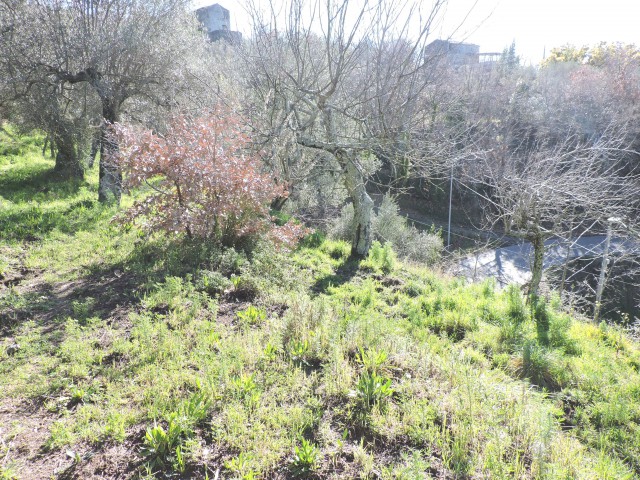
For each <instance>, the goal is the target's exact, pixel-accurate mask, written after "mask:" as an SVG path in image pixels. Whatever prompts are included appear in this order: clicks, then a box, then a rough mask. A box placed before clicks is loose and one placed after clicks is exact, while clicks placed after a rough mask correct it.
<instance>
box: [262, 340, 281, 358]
mask: <svg viewBox="0 0 640 480" xmlns="http://www.w3.org/2000/svg"><path fill="white" fill-rule="evenodd" d="M264 356H265V357H266V359H267V360H268V361H270V362H272V361H274V360H275V359H276V358H277V357H278V347H277V346H275V345H274V344H272V343H267V346H266V347H264Z"/></svg>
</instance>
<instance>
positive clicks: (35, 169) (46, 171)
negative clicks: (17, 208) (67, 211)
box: [0, 163, 87, 203]
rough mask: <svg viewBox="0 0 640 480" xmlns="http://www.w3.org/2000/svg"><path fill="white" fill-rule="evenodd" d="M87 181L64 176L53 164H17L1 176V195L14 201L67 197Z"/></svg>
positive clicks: (76, 191) (71, 195)
mask: <svg viewBox="0 0 640 480" xmlns="http://www.w3.org/2000/svg"><path fill="white" fill-rule="evenodd" d="M86 185H87V182H85V181H84V180H78V179H73V180H69V179H65V178H62V177H61V176H60V175H59V174H58V173H57V172H56V171H55V170H54V169H53V166H52V165H45V164H42V163H37V164H26V165H21V166H16V167H14V168H11V169H10V170H8V171H5V174H4V175H2V177H0V195H1V196H2V197H4V198H5V200H8V201H10V202H13V203H18V202H28V201H30V200H33V199H38V198H39V199H41V200H48V199H51V198H55V199H67V198H71V197H74V196H75V195H77V194H78V191H79V190H80V188H81V187H83V186H86Z"/></svg>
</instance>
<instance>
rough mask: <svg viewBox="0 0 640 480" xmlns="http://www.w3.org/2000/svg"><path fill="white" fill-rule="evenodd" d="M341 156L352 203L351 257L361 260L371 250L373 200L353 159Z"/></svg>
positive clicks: (345, 181) (346, 185)
mask: <svg viewBox="0 0 640 480" xmlns="http://www.w3.org/2000/svg"><path fill="white" fill-rule="evenodd" d="M344 157H347V156H346V155H343V158H342V159H341V160H342V163H343V165H344V170H345V176H344V183H345V187H346V188H347V191H348V192H349V196H350V197H351V201H352V202H353V238H352V240H351V256H352V257H355V258H362V257H365V256H367V254H368V253H369V249H370V248H371V241H372V232H371V214H372V213H373V200H371V197H370V196H369V194H368V193H367V189H366V188H365V183H364V177H363V175H362V173H361V172H360V170H358V167H357V165H356V164H355V160H354V159H353V158H348V157H347V158H344Z"/></svg>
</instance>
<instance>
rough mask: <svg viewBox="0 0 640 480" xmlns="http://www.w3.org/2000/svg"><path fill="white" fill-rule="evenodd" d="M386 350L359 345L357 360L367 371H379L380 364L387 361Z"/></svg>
mask: <svg viewBox="0 0 640 480" xmlns="http://www.w3.org/2000/svg"><path fill="white" fill-rule="evenodd" d="M387 357H388V355H387V352H385V351H384V350H375V349H373V348H368V349H366V350H365V349H363V348H362V347H360V349H359V351H358V355H357V361H358V363H360V364H361V365H362V367H363V368H364V369H365V371H367V372H369V373H380V370H381V367H382V365H384V363H385V362H386V361H387Z"/></svg>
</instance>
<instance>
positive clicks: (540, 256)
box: [529, 233, 544, 301]
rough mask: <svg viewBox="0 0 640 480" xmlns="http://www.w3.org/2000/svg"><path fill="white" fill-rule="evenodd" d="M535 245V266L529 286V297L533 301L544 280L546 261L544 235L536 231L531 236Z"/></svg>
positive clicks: (532, 269)
mask: <svg viewBox="0 0 640 480" xmlns="http://www.w3.org/2000/svg"><path fill="white" fill-rule="evenodd" d="M531 243H532V245H533V267H532V268H531V274H532V275H531V285H530V286H529V298H530V300H532V301H535V299H536V298H537V296H538V289H539V287H540V281H541V280H542V269H543V266H544V264H543V262H544V237H543V236H542V235H540V233H536V234H535V235H534V236H533V237H532V238H531Z"/></svg>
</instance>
